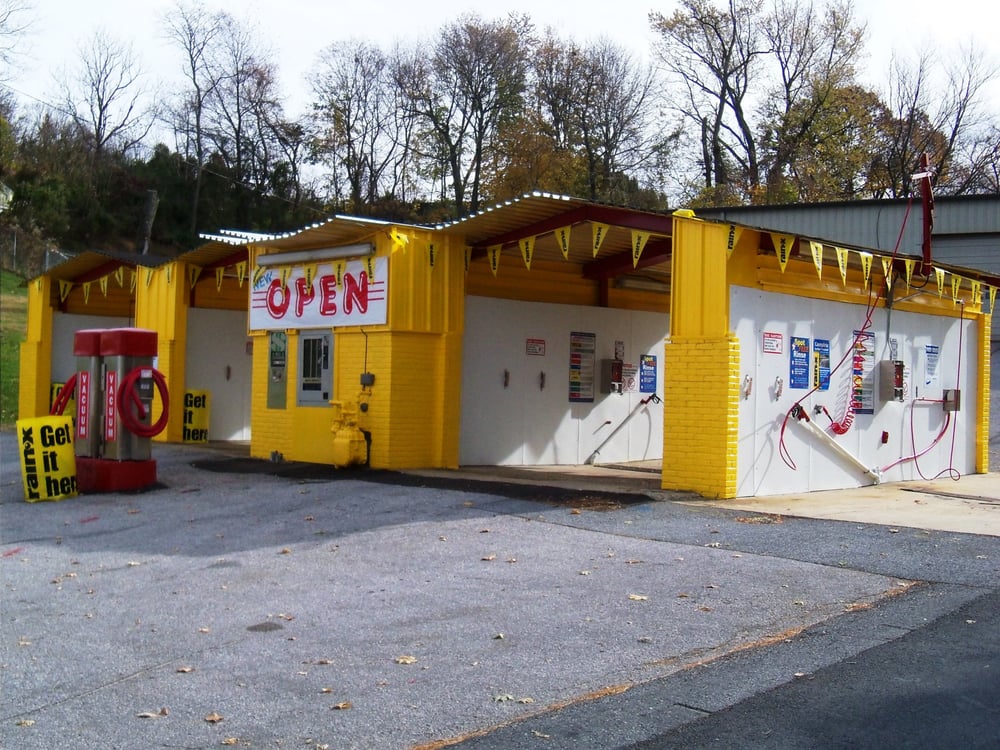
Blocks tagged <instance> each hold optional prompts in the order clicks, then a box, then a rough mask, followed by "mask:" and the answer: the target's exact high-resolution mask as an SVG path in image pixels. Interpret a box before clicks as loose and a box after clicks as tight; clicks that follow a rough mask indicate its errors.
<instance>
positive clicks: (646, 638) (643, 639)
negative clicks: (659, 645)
mask: <svg viewBox="0 0 1000 750" xmlns="http://www.w3.org/2000/svg"><path fill="white" fill-rule="evenodd" d="M638 641H639V643H652V642H653V639H652V638H650V637H649V636H648V635H643V636H640V637H639V638H638Z"/></svg>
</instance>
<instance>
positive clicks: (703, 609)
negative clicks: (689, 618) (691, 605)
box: [698, 607, 712, 612]
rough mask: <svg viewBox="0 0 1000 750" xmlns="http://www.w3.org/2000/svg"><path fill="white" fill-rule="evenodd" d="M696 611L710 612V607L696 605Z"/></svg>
mask: <svg viewBox="0 0 1000 750" xmlns="http://www.w3.org/2000/svg"><path fill="white" fill-rule="evenodd" d="M698 611H699V612H711V611H712V608H711V607H698Z"/></svg>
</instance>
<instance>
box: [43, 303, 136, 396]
mask: <svg viewBox="0 0 1000 750" xmlns="http://www.w3.org/2000/svg"><path fill="white" fill-rule="evenodd" d="M132 325H133V322H132V319H131V318H121V317H109V316H105V315H75V314H73V315H71V314H69V313H63V312H54V313H53V314H52V382H54V383H65V382H66V379H67V378H69V376H70V375H72V374H73V373H74V372H76V357H75V356H73V337H74V335H75V334H76V332H77V331H85V330H88V329H92V328H101V329H103V328H129V327H131V326H132Z"/></svg>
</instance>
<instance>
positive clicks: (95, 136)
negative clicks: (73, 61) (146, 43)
mask: <svg viewBox="0 0 1000 750" xmlns="http://www.w3.org/2000/svg"><path fill="white" fill-rule="evenodd" d="M62 87H63V98H64V100H65V105H66V109H67V111H69V112H72V113H73V116H74V120H75V121H76V123H77V125H78V126H79V127H81V128H83V129H84V130H85V132H86V134H87V136H88V138H89V139H90V147H91V151H92V153H93V155H94V157H95V159H100V158H101V156H102V155H103V154H104V152H105V151H107V150H109V149H113V150H114V151H115V152H116V153H118V154H122V155H125V154H128V153H130V152H131V151H133V150H134V149H135V148H137V147H138V146H139V145H140V144H141V143H142V142H143V139H145V137H146V136H147V135H148V134H149V131H150V129H151V128H152V126H153V120H154V113H153V112H152V110H151V109H150V108H147V107H145V106H144V105H143V98H144V96H145V95H146V93H147V92H146V90H145V88H144V87H143V84H142V71H141V70H140V68H139V65H138V63H137V61H136V58H135V55H134V54H133V52H132V48H131V46H130V45H127V44H124V43H123V42H120V41H118V40H116V39H114V38H112V37H111V36H109V35H108V34H107V33H105V32H104V31H97V32H95V33H94V34H93V35H92V36H91V37H90V38H89V40H88V41H87V42H85V43H84V44H83V45H82V46H81V47H80V57H79V62H78V66H77V68H76V69H75V73H71V74H70V76H69V78H68V79H67V80H64V81H63V84H62Z"/></svg>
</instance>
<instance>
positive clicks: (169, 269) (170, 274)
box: [167, 263, 174, 284]
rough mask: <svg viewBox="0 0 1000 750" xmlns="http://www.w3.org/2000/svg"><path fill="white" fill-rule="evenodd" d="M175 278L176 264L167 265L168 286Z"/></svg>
mask: <svg viewBox="0 0 1000 750" xmlns="http://www.w3.org/2000/svg"><path fill="white" fill-rule="evenodd" d="M173 276H174V264H173V263H170V264H168V265H167V284H169V283H170V282H171V281H172V280H173Z"/></svg>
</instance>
